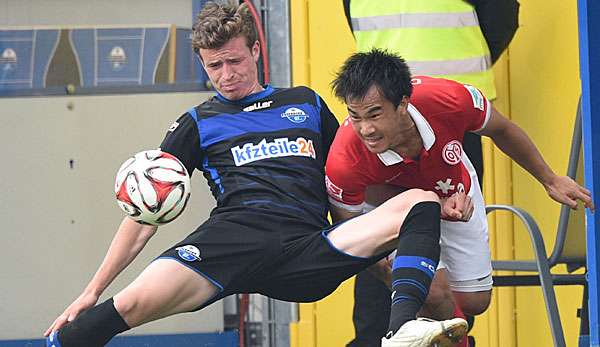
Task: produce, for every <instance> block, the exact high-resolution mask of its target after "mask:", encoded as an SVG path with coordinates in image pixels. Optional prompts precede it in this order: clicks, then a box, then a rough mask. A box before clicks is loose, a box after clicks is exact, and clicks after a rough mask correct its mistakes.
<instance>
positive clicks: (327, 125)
mask: <svg viewBox="0 0 600 347" xmlns="http://www.w3.org/2000/svg"><path fill="white" fill-rule="evenodd" d="M317 102H318V103H319V105H320V106H321V107H320V109H321V111H320V112H321V113H320V117H321V137H322V139H323V157H324V158H327V156H328V154H329V148H330V147H331V144H332V143H333V139H334V138H335V134H336V132H337V129H338V127H339V123H338V120H337V119H336V118H335V116H334V115H333V113H331V111H330V110H329V107H327V104H326V103H325V101H324V100H323V99H322V98H321V97H320V96H318V95H317Z"/></svg>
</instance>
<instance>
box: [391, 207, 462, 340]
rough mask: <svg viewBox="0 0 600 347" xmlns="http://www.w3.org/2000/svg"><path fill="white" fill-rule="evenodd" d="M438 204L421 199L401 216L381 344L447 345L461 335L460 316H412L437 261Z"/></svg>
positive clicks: (426, 289)
mask: <svg viewBox="0 0 600 347" xmlns="http://www.w3.org/2000/svg"><path fill="white" fill-rule="evenodd" d="M439 238H440V205H439V203H438V202H437V201H422V202H420V203H418V204H416V205H414V206H412V207H411V209H410V211H409V212H408V214H407V215H406V217H405V218H404V221H403V223H402V226H401V228H400V234H399V237H398V247H397V250H396V256H395V258H394V261H393V263H392V307H391V314H390V326H389V328H388V334H387V335H386V336H385V337H384V338H383V339H382V347H408V346H414V347H429V346H440V347H442V346H451V345H452V344H454V343H456V342H459V341H460V340H461V339H462V337H463V336H464V335H465V333H466V330H467V324H466V322H465V321H464V320H463V319H460V318H455V319H450V320H445V321H433V320H429V319H425V318H419V319H415V316H416V313H417V312H418V311H419V310H420V309H421V307H422V306H423V303H424V302H425V299H426V297H427V294H428V293H429V287H430V285H431V281H432V279H433V276H434V274H435V270H436V268H437V264H438V262H439V254H440V246H439Z"/></svg>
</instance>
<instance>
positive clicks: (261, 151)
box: [231, 137, 317, 166]
mask: <svg viewBox="0 0 600 347" xmlns="http://www.w3.org/2000/svg"><path fill="white" fill-rule="evenodd" d="M231 153H232V154H233V161H234V162H235V165H236V166H242V165H244V164H248V163H252V162H255V161H258V160H263V159H268V158H279V157H290V156H296V157H308V158H313V159H316V157H317V155H316V153H315V148H314V146H313V142H312V140H307V139H305V138H303V137H299V138H297V139H296V140H289V139H288V138H287V137H284V138H279V139H274V140H273V141H271V142H267V140H266V139H263V140H262V141H260V142H259V143H257V144H256V145H255V144H253V143H245V144H244V145H242V146H241V147H240V146H236V147H233V148H231Z"/></svg>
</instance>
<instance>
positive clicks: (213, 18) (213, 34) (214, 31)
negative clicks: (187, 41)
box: [192, 2, 258, 53]
mask: <svg viewBox="0 0 600 347" xmlns="http://www.w3.org/2000/svg"><path fill="white" fill-rule="evenodd" d="M240 35H241V36H243V37H245V38H246V45H247V46H248V48H252V45H254V43H255V42H256V40H257V37H258V34H257V32H256V28H255V26H254V19H253V18H252V13H251V12H250V9H249V8H248V6H247V5H246V4H241V5H236V4H233V3H226V4H218V3H214V2H208V3H207V4H206V5H204V7H203V8H202V11H200V13H199V14H198V17H197V18H196V22H195V23H194V26H193V28H192V48H193V49H194V52H196V53H198V51H199V50H200V48H203V49H215V48H220V47H222V46H223V45H224V44H225V43H227V42H228V41H229V40H231V39H233V38H235V37H237V36H240Z"/></svg>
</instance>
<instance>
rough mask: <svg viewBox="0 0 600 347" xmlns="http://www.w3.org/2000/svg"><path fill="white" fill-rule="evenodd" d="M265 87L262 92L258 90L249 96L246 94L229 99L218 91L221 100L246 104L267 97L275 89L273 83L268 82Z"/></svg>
mask: <svg viewBox="0 0 600 347" xmlns="http://www.w3.org/2000/svg"><path fill="white" fill-rule="evenodd" d="M264 88H265V89H263V90H261V91H260V92H256V93H254V94H250V95H248V96H245V97H243V98H241V99H239V100H229V99H227V98H226V97H224V96H223V95H221V94H220V93H219V92H217V98H218V99H219V100H221V101H224V102H227V103H230V104H245V103H250V102H254V101H256V100H259V99H262V98H264V97H267V96H269V95H271V94H272V93H273V91H274V89H273V87H271V85H269V84H267V85H266V86H264Z"/></svg>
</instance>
